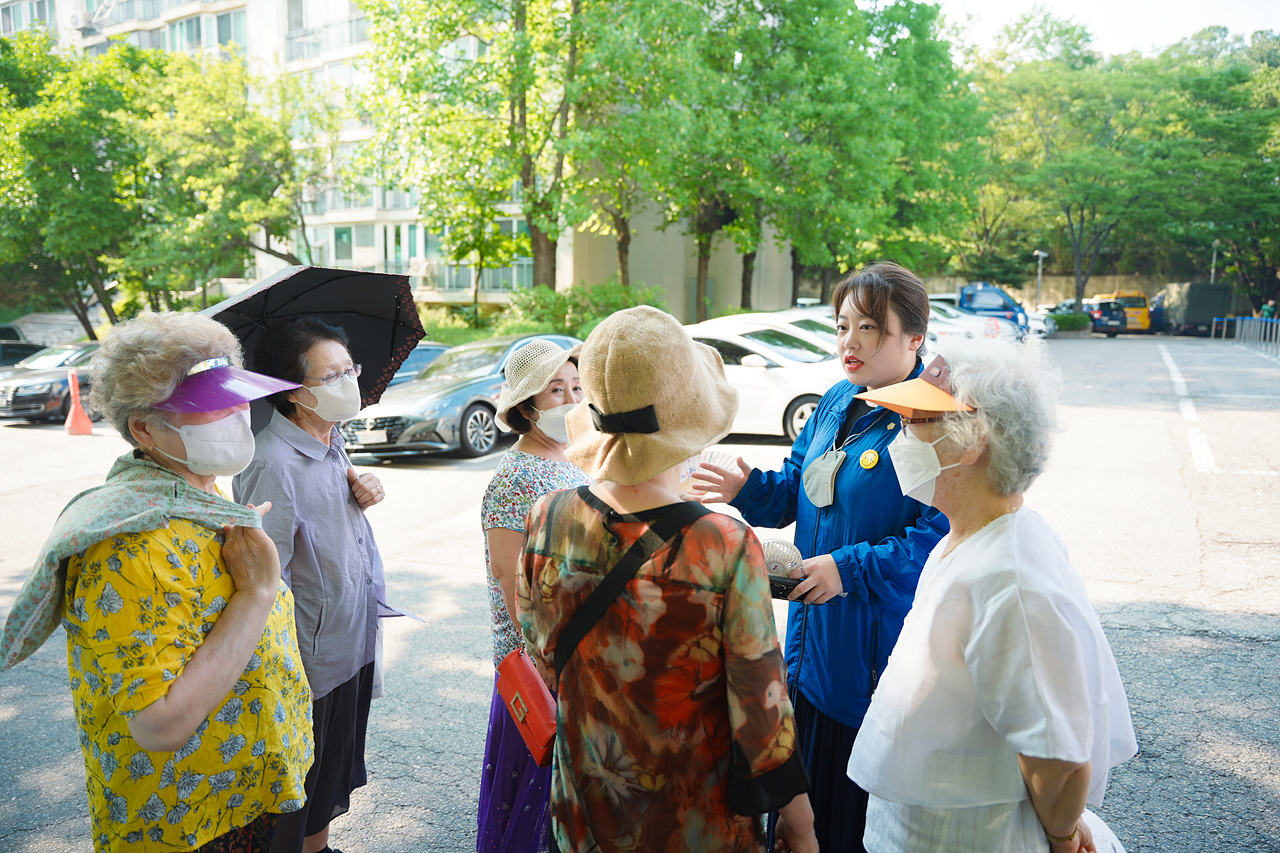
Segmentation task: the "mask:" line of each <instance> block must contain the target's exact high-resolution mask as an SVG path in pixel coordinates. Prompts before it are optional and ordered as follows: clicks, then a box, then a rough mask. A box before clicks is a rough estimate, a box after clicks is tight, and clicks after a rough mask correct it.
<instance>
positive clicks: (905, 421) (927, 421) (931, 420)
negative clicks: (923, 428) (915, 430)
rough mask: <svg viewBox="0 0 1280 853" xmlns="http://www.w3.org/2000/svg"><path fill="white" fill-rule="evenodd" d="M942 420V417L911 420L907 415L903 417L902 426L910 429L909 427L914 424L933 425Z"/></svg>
mask: <svg viewBox="0 0 1280 853" xmlns="http://www.w3.org/2000/svg"><path fill="white" fill-rule="evenodd" d="M940 420H942V418H941V417H937V418H909V417H907V416H906V415H903V416H902V425H903V426H904V427H908V426H911V425H912V424H932V423H937V422H938V421H940Z"/></svg>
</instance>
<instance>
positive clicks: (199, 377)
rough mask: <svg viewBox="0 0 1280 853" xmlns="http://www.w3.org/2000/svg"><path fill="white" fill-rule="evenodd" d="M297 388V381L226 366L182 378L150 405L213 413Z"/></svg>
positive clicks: (172, 410)
mask: <svg viewBox="0 0 1280 853" xmlns="http://www.w3.org/2000/svg"><path fill="white" fill-rule="evenodd" d="M298 387H301V386H299V385H298V383H297V382H287V381H285V380H283V379H276V378H275V377H274V376H266V375H264V374H261V373H254V372H253V371H252V370H245V369H244V368H241V367H233V366H231V365H228V366H226V367H215V368H213V369H212V370H206V371H203V372H201V373H197V374H196V375H195V376H191V377H188V378H186V379H184V380H182V381H181V382H179V383H178V387H177V388H175V389H174V391H173V393H172V394H170V395H169V399H167V400H165V401H164V402H163V403H156V404H155V405H154V406H152V408H155V409H162V410H164V411H166V412H216V411H218V410H219V409H229V408H231V407H232V406H238V405H240V404H241V403H248V402H251V401H253V400H258V399H261V398H262V397H266V396H267V395H269V394H275V393H276V392H278V391H288V390H291V389H293V388H298Z"/></svg>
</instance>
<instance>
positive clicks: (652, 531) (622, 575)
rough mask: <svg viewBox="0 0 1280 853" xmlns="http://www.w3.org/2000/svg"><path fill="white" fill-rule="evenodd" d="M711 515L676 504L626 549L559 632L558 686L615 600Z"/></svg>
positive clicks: (693, 505) (699, 507)
mask: <svg viewBox="0 0 1280 853" xmlns="http://www.w3.org/2000/svg"><path fill="white" fill-rule="evenodd" d="M583 488H586V487H585V486H584V487H583ZM710 514H711V510H709V509H707V508H706V507H705V506H703V505H702V504H700V503H694V502H690V501H684V502H681V503H679V504H676V505H675V506H673V507H672V508H671V509H669V510H667V511H666V512H665V513H663V514H662V515H661V516H660V517H659V518H658V519H657V520H656V521H654V522H653V524H651V525H649V529H648V530H646V531H645V532H644V535H643V536H641V537H640V538H639V539H637V540H636V543H635V544H634V545H632V546H631V547H630V548H628V549H627V553H625V554H623V555H622V558H621V559H620V560H618V562H617V564H616V565H614V567H613V568H612V569H610V570H609V573H608V574H607V575H605V576H604V580H602V581H600V585H599V586H597V587H596V589H595V591H594V592H593V593H591V595H589V596H588V597H587V600H586V601H584V602H582V605H581V606H580V607H579V608H578V610H577V612H575V613H574V614H573V618H571V619H570V620H569V624H568V625H566V626H565V629H564V630H563V631H562V632H560V637H559V639H557V640H556V659H555V664H556V683H559V681H560V672H561V670H563V669H564V667H565V664H567V663H568V662H569V658H570V657H572V655H573V653H574V651H575V650H576V649H577V648H578V643H580V642H582V638H583V637H585V636H586V635H587V632H588V631H590V630H591V629H592V628H593V627H595V624H596V623H597V622H599V621H600V617H601V616H603V615H604V614H605V611H606V610H608V609H609V607H610V606H611V605H612V604H613V602H614V599H616V598H617V597H618V595H619V594H620V593H621V592H622V590H623V589H624V588H625V587H626V585H627V584H628V583H629V582H630V581H631V579H632V578H633V577H635V575H636V572H638V571H639V570H640V567H641V566H642V565H644V563H645V561H646V560H648V559H649V557H650V556H652V554H653V552H654V551H656V550H658V549H659V548H661V547H662V545H663V543H665V542H667V541H668V540H670V539H672V538H673V537H674V536H675V535H676V534H677V533H679V532H680V531H682V530H684V529H685V528H686V527H688V526H689V525H690V524H692V523H693V522H695V521H697V520H698V519H699V518H702V516H704V515H710Z"/></svg>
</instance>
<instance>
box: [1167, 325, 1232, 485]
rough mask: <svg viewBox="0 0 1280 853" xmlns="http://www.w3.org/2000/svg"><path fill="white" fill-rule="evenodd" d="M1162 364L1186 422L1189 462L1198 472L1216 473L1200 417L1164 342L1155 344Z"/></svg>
mask: <svg viewBox="0 0 1280 853" xmlns="http://www.w3.org/2000/svg"><path fill="white" fill-rule="evenodd" d="M1157 346H1158V347H1159V348H1160V357H1161V358H1163V359H1164V366H1165V367H1166V368H1168V370H1169V378H1170V379H1171V380H1173V393H1175V394H1177V395H1178V408H1179V409H1181V410H1182V419H1183V420H1185V421H1186V422H1187V444H1188V445H1190V447H1191V462H1192V464H1194V465H1195V466H1196V473H1198V474H1217V473H1220V472H1219V471H1218V466H1217V465H1214V464H1213V451H1211V450H1210V449H1209V440H1208V439H1206V438H1205V437H1204V431H1203V430H1201V429H1200V418H1199V416H1198V415H1196V407H1195V404H1194V403H1192V402H1191V395H1190V394H1188V393H1187V383H1186V382H1185V381H1183V379H1182V372H1181V371H1179V370H1178V365H1176V364H1174V363H1173V356H1171V355H1169V350H1168V349H1167V348H1166V347H1165V345H1164V344H1157Z"/></svg>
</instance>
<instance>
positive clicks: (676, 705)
mask: <svg viewBox="0 0 1280 853" xmlns="http://www.w3.org/2000/svg"><path fill="white" fill-rule="evenodd" d="M665 511H666V508H665V507H660V508H658V509H654V510H649V511H646V512H642V513H638V514H635V515H622V514H619V513H617V512H615V511H614V510H612V509H611V508H610V507H609V506H608V505H607V504H605V503H604V502H603V501H601V500H600V499H599V498H598V497H596V496H595V495H594V494H592V493H591V492H590V491H589V490H587V489H580V490H578V491H575V492H560V493H557V494H554V495H548V496H547V497H545V498H543V499H541V500H539V501H538V502H537V503H536V504H534V507H533V510H532V512H531V513H530V516H529V530H528V544H527V546H526V549H525V554H524V560H523V564H522V566H521V569H520V575H519V586H518V595H519V604H520V621H521V625H522V627H523V629H524V635H525V637H526V638H527V639H528V641H529V646H530V648H531V649H532V650H533V653H534V654H535V655H536V656H538V657H539V658H540V659H541V660H542V661H543V663H545V664H546V665H547V666H548V667H552V666H554V661H555V652H556V643H557V640H558V638H559V636H560V633H561V631H562V630H563V629H564V628H565V626H566V625H567V624H568V621H569V619H570V618H571V617H572V615H573V613H574V612H575V611H576V610H577V609H578V607H579V606H581V604H582V603H583V601H585V600H586V599H587V598H588V597H589V596H590V595H591V593H592V592H593V591H594V590H595V588H596V587H597V586H598V585H599V583H600V582H601V580H602V579H603V577H604V575H605V573H607V572H608V571H609V569H610V568H612V567H613V566H614V565H615V564H616V563H617V562H618V560H619V559H620V558H621V557H622V555H623V554H624V553H626V551H627V550H628V549H630V548H631V546H632V545H633V544H634V543H635V542H636V540H637V539H639V538H640V537H641V536H642V535H644V533H645V531H646V530H648V529H649V525H650V524H651V523H653V522H654V521H655V520H656V519H657V518H659V517H661V515H662V514H663V513H664V512H665ZM785 681H786V673H785V671H784V667H783V661H782V651H781V649H780V648H779V646H778V637H777V631H776V629H775V627H774V622H773V608H772V604H771V601H770V596H769V583H768V580H767V577H766V575H765V570H764V556H763V554H762V552H761V548H760V543H759V541H758V540H757V539H756V537H755V535H754V534H753V533H752V532H751V530H750V529H749V528H748V527H747V526H746V525H744V524H742V523H741V522H739V521H737V520H735V519H732V518H730V517H728V516H725V515H720V514H716V513H712V514H709V515H706V516H704V517H703V518H701V519H699V520H698V521H695V522H694V523H693V524H691V525H689V526H688V527H686V528H685V530H684V531H683V533H681V534H677V535H676V536H675V537H674V538H673V539H672V540H671V541H670V542H668V543H666V544H665V545H663V546H662V547H660V548H658V549H657V550H656V551H655V552H654V553H653V554H651V555H650V558H649V560H648V562H646V563H645V564H644V565H642V566H641V567H640V569H639V571H638V572H637V573H636V575H635V577H634V578H633V579H632V580H631V582H630V583H629V584H628V585H627V587H626V588H625V589H624V590H623V592H622V594H621V595H619V596H618V598H617V599H616V600H615V601H614V602H613V605H612V606H611V607H610V608H609V610H608V611H607V612H606V613H605V615H604V616H603V617H602V618H601V619H600V621H599V622H598V623H597V624H596V625H595V626H594V627H593V628H592V629H591V630H590V631H589V632H588V633H587V635H586V636H585V637H584V638H583V639H582V641H581V642H580V643H579V644H578V647H577V650H576V652H575V653H574V654H573V655H572V656H571V657H570V658H569V660H568V663H567V664H566V666H565V668H564V670H563V672H562V673H561V675H560V683H559V687H560V695H559V703H558V708H557V723H558V733H557V736H556V747H555V761H554V764H553V765H552V778H551V784H552V789H551V815H552V828H551V831H552V834H553V835H554V838H555V841H556V846H557V847H558V849H559V850H561V851H576V853H588V851H597V850H600V851H644V853H677V851H704V850H716V851H747V850H750V851H759V850H761V849H762V845H763V838H762V833H761V828H760V822H759V820H758V819H757V818H756V817H754V815H758V814H760V813H763V812H766V811H770V810H773V809H777V808H778V807H780V806H783V805H786V804H787V803H788V802H790V801H791V799H792V798H793V797H794V796H795V795H797V794H799V793H801V792H803V791H805V790H806V789H807V787H808V780H807V778H806V776H805V773H804V770H803V768H802V767H801V765H800V761H799V756H798V755H797V754H796V751H795V726H794V720H793V716H792V709H791V702H790V700H789V699H788V698H787V691H786V684H785Z"/></svg>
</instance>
